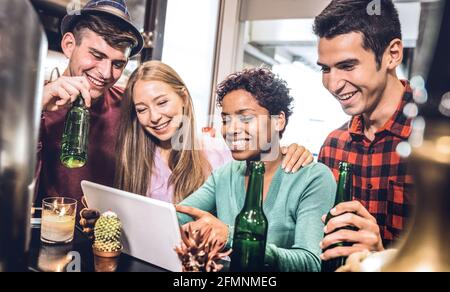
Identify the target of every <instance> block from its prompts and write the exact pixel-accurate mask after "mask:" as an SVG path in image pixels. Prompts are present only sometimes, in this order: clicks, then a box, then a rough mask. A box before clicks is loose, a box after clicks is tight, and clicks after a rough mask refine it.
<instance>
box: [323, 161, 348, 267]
mask: <svg viewBox="0 0 450 292" xmlns="http://www.w3.org/2000/svg"><path fill="white" fill-rule="evenodd" d="M352 176H353V171H352V165H351V164H349V163H347V162H341V163H340V164H339V181H338V185H337V191H336V201H335V203H334V206H335V207H336V206H337V205H339V204H340V203H343V202H349V201H351V200H352V199H353V194H352V187H353V179H352ZM333 217H334V216H333V215H331V213H328V215H327V218H326V220H325V224H328V221H330V220H331V219H332V218H333ZM342 229H349V230H355V228H354V227H350V226H346V227H342V228H339V229H336V230H335V231H334V232H337V231H339V230H342ZM338 246H352V243H348V242H340V243H336V244H333V245H331V246H329V247H328V248H327V249H326V250H328V249H333V248H335V247H338ZM326 250H325V251H326ZM346 260H347V258H346V257H339V258H334V259H331V260H329V261H324V262H323V263H322V272H334V271H336V270H337V269H338V268H339V267H341V266H343V265H345V261H346Z"/></svg>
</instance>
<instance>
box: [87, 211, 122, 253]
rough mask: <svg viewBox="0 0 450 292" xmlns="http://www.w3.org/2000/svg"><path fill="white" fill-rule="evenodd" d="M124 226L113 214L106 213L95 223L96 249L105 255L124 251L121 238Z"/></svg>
mask: <svg viewBox="0 0 450 292" xmlns="http://www.w3.org/2000/svg"><path fill="white" fill-rule="evenodd" d="M121 233H122V224H121V222H120V219H119V217H118V216H117V215H116V214H115V213H113V212H106V213H104V214H103V215H101V216H100V218H99V219H98V220H97V222H96V223H95V230H94V236H95V241H94V249H95V250H97V251H100V252H103V253H117V252H120V251H121V250H122V244H121V242H120V236H121Z"/></svg>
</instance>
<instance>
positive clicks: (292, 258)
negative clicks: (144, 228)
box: [178, 161, 336, 272]
mask: <svg viewBox="0 0 450 292" xmlns="http://www.w3.org/2000/svg"><path fill="white" fill-rule="evenodd" d="M245 172H246V162H242V161H241V162H239V161H233V162H231V163H229V164H227V165H225V166H224V167H222V168H220V169H218V170H216V171H215V172H213V174H212V175H211V176H210V177H209V178H208V180H207V181H206V183H205V184H204V185H203V186H202V187H201V188H200V189H199V190H198V191H196V192H195V193H193V194H192V195H191V196H189V197H188V198H187V199H185V200H184V201H183V202H182V203H181V205H185V206H191V207H195V208H198V209H201V210H203V211H207V212H210V213H211V214H214V215H215V216H217V218H219V219H220V220H221V221H222V222H224V223H225V224H227V225H228V226H229V227H230V230H229V240H228V244H227V245H228V246H231V244H232V240H233V238H232V237H233V233H234V224H235V218H236V216H237V215H238V214H239V212H240V211H241V210H242V208H243V206H244V201H245V194H246V186H245ZM335 192H336V182H335V180H334V177H333V175H332V173H331V171H330V170H329V169H328V168H327V167H326V166H325V165H323V164H320V163H313V164H311V165H309V166H307V167H305V168H303V169H301V170H300V171H298V172H297V173H294V174H287V173H285V172H284V171H283V170H282V169H281V167H280V168H279V169H278V170H277V172H276V174H275V175H274V177H273V179H272V183H271V185H270V189H269V192H268V194H267V197H266V200H265V202H264V207H263V208H264V213H265V214H266V217H267V219H268V221H269V230H268V234H267V248H266V256H265V262H266V265H268V266H269V267H270V268H271V269H275V270H278V271H286V272H288V271H308V272H313V271H314V272H315V271H320V267H321V265H320V264H321V261H320V258H319V256H320V254H321V250H320V248H319V243H320V241H321V240H322V238H323V227H324V225H323V223H322V221H321V217H322V215H324V214H326V213H328V212H329V211H330V209H331V208H332V207H333V203H334V198H335ZM178 219H179V222H180V224H182V225H183V224H186V223H188V222H191V221H192V220H193V219H192V218H191V217H189V216H187V215H185V214H180V213H179V214H178Z"/></svg>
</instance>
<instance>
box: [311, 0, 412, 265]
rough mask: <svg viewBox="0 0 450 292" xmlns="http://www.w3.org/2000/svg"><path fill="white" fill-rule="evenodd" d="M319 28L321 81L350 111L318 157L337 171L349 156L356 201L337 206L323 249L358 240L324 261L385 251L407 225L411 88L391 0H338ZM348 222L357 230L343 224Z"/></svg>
mask: <svg viewBox="0 0 450 292" xmlns="http://www.w3.org/2000/svg"><path fill="white" fill-rule="evenodd" d="M378 4H380V5H381V6H380V7H372V6H373V5H378ZM376 12H379V13H376ZM314 32H315V34H316V35H318V36H319V38H320V39H319V47H318V50H319V61H318V65H319V66H321V68H322V72H323V84H324V86H325V88H327V89H328V90H329V91H330V93H331V94H332V95H333V96H334V97H335V98H336V99H337V100H338V101H339V102H340V104H341V106H342V108H343V110H344V111H345V113H347V114H348V115H350V116H352V119H351V121H350V122H349V123H348V124H345V125H344V126H342V127H341V128H339V129H337V130H335V131H334V132H332V133H331V134H330V135H329V136H328V138H327V139H326V141H325V144H324V145H323V147H322V150H321V152H320V156H319V161H321V162H323V163H324V164H326V165H328V166H329V167H330V168H331V169H332V170H333V172H334V175H335V176H336V178H337V177H338V172H339V162H340V161H347V162H349V163H351V164H352V165H353V173H354V176H353V180H354V181H353V184H354V185H353V196H354V201H353V202H347V203H342V204H340V205H338V206H337V207H336V208H334V209H333V210H332V211H331V214H332V215H334V216H336V217H334V218H333V219H332V220H330V221H329V223H328V224H327V226H326V227H325V233H326V234H327V235H326V236H325V238H324V239H323V241H322V243H321V248H322V250H326V249H327V247H329V246H331V245H333V244H335V243H338V242H351V243H354V244H353V246H351V247H336V248H333V249H330V250H326V251H325V252H324V254H323V255H322V256H321V257H322V260H325V261H326V260H329V259H332V258H336V257H341V256H348V255H350V254H352V253H354V252H358V251H362V250H370V251H381V250H383V249H384V247H385V246H386V245H388V244H390V243H391V242H392V241H393V240H395V239H396V238H397V237H398V235H399V234H400V233H401V231H402V230H403V229H404V227H405V223H406V220H407V218H408V216H409V215H410V211H409V205H410V204H411V203H412V202H411V198H410V194H409V193H410V191H409V189H410V185H411V184H412V179H411V175H410V173H409V172H408V170H407V167H406V161H405V160H404V159H402V158H400V156H399V155H398V154H397V152H396V148H397V146H398V144H399V143H401V142H403V141H406V140H407V139H408V137H409V136H410V133H411V120H410V119H408V118H406V116H405V115H404V114H403V108H404V106H405V105H406V104H407V103H409V102H411V101H412V93H411V89H410V87H409V85H408V83H407V82H402V81H400V80H399V79H398V77H397V74H396V69H397V67H398V66H399V65H400V64H401V63H402V60H403V43H402V40H401V39H402V34H401V27H400V21H399V17H398V12H397V10H396V8H395V7H394V4H393V3H392V1H391V0H381V1H379V2H373V1H369V0H334V1H332V2H331V4H330V5H329V6H328V7H327V8H326V9H325V10H324V11H323V12H322V13H321V14H320V15H319V16H317V17H316V19H315V23H314ZM324 219H325V217H324V218H323V220H324ZM344 226H353V227H356V228H357V229H358V230H357V231H351V230H345V229H341V230H339V228H341V227H344ZM336 230H337V231H336ZM334 231H336V232H334Z"/></svg>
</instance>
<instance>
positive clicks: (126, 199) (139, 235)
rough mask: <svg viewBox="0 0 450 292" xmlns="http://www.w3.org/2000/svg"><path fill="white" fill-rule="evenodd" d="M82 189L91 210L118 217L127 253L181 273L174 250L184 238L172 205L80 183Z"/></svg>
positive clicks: (89, 183) (100, 186) (179, 262)
mask: <svg viewBox="0 0 450 292" xmlns="http://www.w3.org/2000/svg"><path fill="white" fill-rule="evenodd" d="M81 188H82V189H83V193H84V196H85V197H86V201H87V204H88V206H89V208H91V209H97V210H99V211H100V212H101V213H103V212H106V211H112V212H114V213H116V214H117V215H118V216H119V218H120V220H121V221H122V227H123V231H122V244H123V247H124V253H126V254H129V255H131V256H133V257H135V258H138V259H140V260H143V261H146V262H149V263H151V264H153V265H156V266H159V267H161V268H163V269H166V270H169V271H173V272H181V270H182V266H181V261H180V260H179V258H178V255H177V254H176V252H175V250H174V249H175V247H176V246H177V245H179V244H180V243H181V235H180V229H179V225H178V218H177V214H176V210H175V206H174V205H173V204H169V203H166V202H162V201H158V200H154V199H151V198H147V197H143V196H140V195H136V194H132V193H128V192H124V191H121V190H118V189H114V188H110V187H106V186H102V185H99V184H95V183H92V182H88V181H83V182H81Z"/></svg>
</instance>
